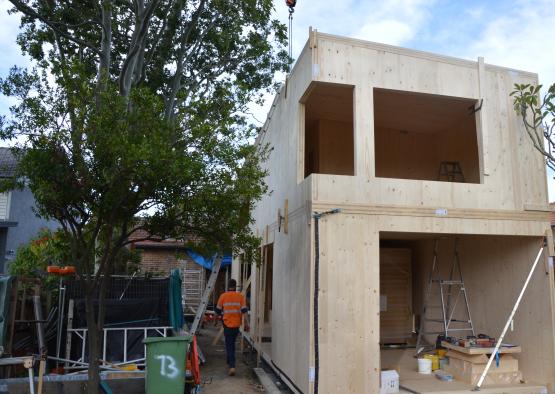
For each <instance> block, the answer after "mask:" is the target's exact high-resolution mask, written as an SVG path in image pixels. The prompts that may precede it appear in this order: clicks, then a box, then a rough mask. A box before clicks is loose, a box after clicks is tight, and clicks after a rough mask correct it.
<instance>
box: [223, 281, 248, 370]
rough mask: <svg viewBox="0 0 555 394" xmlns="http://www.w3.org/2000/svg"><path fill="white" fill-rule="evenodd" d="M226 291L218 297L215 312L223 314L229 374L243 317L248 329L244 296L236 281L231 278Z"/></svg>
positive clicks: (232, 367) (232, 366) (233, 361)
mask: <svg viewBox="0 0 555 394" xmlns="http://www.w3.org/2000/svg"><path fill="white" fill-rule="evenodd" d="M227 288H228V291H226V292H225V293H223V294H222V295H221V296H220V298H219V299H218V304H217V306H216V313H217V314H219V315H223V322H224V337H225V352H226V355H227V365H228V366H229V373H228V375H229V376H233V375H235V340H236V339H237V335H238V334H239V327H241V320H242V317H244V320H245V321H244V329H245V331H248V330H249V322H248V320H247V312H248V311H249V309H248V308H247V304H246V302H245V297H244V296H243V295H242V294H241V293H239V292H237V281H236V280H235V279H231V280H230V281H229V283H228V286H227Z"/></svg>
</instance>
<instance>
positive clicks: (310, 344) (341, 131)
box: [235, 31, 555, 393]
mask: <svg viewBox="0 0 555 394" xmlns="http://www.w3.org/2000/svg"><path fill="white" fill-rule="evenodd" d="M536 82H537V75H535V74H532V73H528V72H523V71H517V70H511V69H507V68H503V67H497V66H492V65H488V64H485V63H484V61H483V59H482V58H480V59H478V61H476V62H474V61H467V60H461V59H455V58H450V57H444V56H439V55H434V54H429V53H424V52H419V51H413V50H408V49H403V48H397V47H392V46H386V45H381V44H376V43H370V42H365V41H360V40H353V39H348V38H343V37H337V36H331V35H327V34H322V33H318V32H316V31H311V33H310V35H309V40H308V42H307V44H306V46H305V48H304V49H303V51H302V53H301V55H300V56H299V58H298V60H297V62H296V64H295V66H294V68H293V70H292V72H291V73H290V75H289V76H288V78H287V81H286V83H285V84H284V86H283V87H282V89H281V90H280V92H279V94H278V95H277V96H276V98H275V100H274V103H273V105H272V109H271V110H270V113H269V115H268V120H267V122H266V124H265V126H264V128H263V130H262V131H261V133H260V135H259V139H258V141H257V142H258V143H259V144H269V145H271V146H272V148H273V150H272V152H271V155H270V158H269V160H268V161H267V162H266V166H267V168H268V170H269V175H268V178H267V181H268V184H269V186H270V190H272V193H271V194H270V195H268V196H266V197H265V198H264V199H263V200H262V201H261V202H260V203H258V204H257V206H256V208H255V212H254V215H255V218H256V224H255V230H256V231H257V232H258V234H259V235H260V236H261V237H262V239H263V246H265V245H270V244H272V245H271V248H263V256H264V253H266V254H267V251H268V250H271V251H272V256H271V272H272V275H271V276H269V275H268V274H267V271H266V268H267V267H266V264H262V266H261V267H260V268H258V269H253V271H252V272H253V275H252V276H251V286H252V293H251V294H252V296H251V309H252V311H253V315H252V319H253V321H252V323H253V327H254V329H253V330H252V334H250V335H251V338H252V340H253V341H254V343H255V344H256V346H257V348H258V349H259V350H260V351H261V353H262V355H263V357H265V358H266V359H267V360H268V361H269V362H271V364H272V365H273V366H274V367H275V368H276V370H278V371H279V373H280V374H282V376H283V377H284V379H285V380H286V381H287V382H288V383H289V384H290V386H291V387H293V388H294V389H295V390H297V391H301V392H305V393H309V392H313V390H314V387H315V385H316V384H318V387H319V388H320V390H321V391H322V390H324V391H326V392H339V390H343V392H353V393H355V392H357V393H359V392H367V393H377V392H378V391H379V371H380V368H381V367H382V366H383V365H382V361H381V359H380V356H379V355H380V324H381V325H382V330H385V329H386V327H389V326H391V325H395V326H396V329H398V328H399V325H401V329H399V330H398V331H392V332H389V333H388V335H389V337H403V336H407V335H408V336H410V333H408V334H407V331H408V330H409V329H411V328H412V318H413V315H414V316H416V317H417V315H418V308H420V307H421V296H420V294H421V286H420V285H419V282H418V280H417V278H419V277H420V276H421V275H422V272H423V270H424V269H425V268H423V267H425V264H427V262H428V261H430V259H431V254H430V252H429V242H430V239H431V238H434V237H439V236H443V237H447V238H449V240H453V239H454V238H461V243H460V244H461V250H460V253H461V256H465V259H466V261H468V259H469V258H471V257H472V259H473V260H472V261H473V262H472V264H471V263H468V264H466V265H464V270H466V271H467V272H468V277H469V280H471V281H472V283H470V284H469V288H471V289H482V288H484V287H487V285H488V283H489V282H488V278H489V276H490V275H494V274H495V273H497V274H498V277H496V279H495V281H494V285H493V286H490V287H489V290H487V291H485V290H484V291H482V290H480V291H482V293H480V294H481V295H483V296H484V297H490V299H491V300H492V302H493V303H494V304H491V303H489V304H488V303H483V302H480V298H479V297H476V295H474V296H471V304H472V305H471V308H473V310H475V311H476V312H475V313H476V324H477V325H480V328H479V329H480V330H487V331H488V333H490V334H493V335H497V334H498V333H497V330H499V329H500V327H501V326H502V324H503V323H504V321H502V320H503V319H504V318H505V317H506V315H508V312H510V309H511V307H512V303H513V301H514V300H513V295H515V292H516V291H517V288H518V286H519V285H520V283H521V282H522V280H523V275H524V272H525V271H526V269H527V267H528V266H529V265H530V263H531V261H530V258H531V256H532V257H533V255H534V253H535V252H536V251H537V250H536V249H537V246H538V245H539V240H540V239H541V238H542V237H544V236H545V234H546V231H547V230H549V229H550V227H549V215H548V205H547V188H546V182H545V167H544V164H543V160H542V157H541V156H540V155H539V154H537V153H536V152H535V151H534V149H533V147H532V145H531V144H530V142H529V141H528V139H527V137H526V135H525V133H523V130H522V129H521V126H520V124H519V122H518V119H517V117H516V115H515V113H514V111H513V109H512V103H511V99H510V97H509V93H510V92H511V90H512V87H513V84H514V83H536ZM334 208H339V209H340V210H341V211H340V212H339V213H337V214H333V215H329V216H326V217H324V218H322V220H321V221H320V235H319V238H318V241H319V247H320V253H319V254H318V255H316V253H315V235H314V220H313V218H312V213H313V212H322V211H327V210H330V209H334ZM284 215H285V216H284ZM285 218H286V219H285ZM285 223H286V224H287V226H284V224H285ZM449 242H450V241H449ZM489 242H491V243H492V244H495V245H497V249H492V250H493V251H497V252H498V254H495V253H493V252H491V251H488V245H489ZM500 245H501V246H500ZM502 245H505V247H502ZM392 249H395V250H392ZM264 251H265V252H264ZM550 252H551V250H550ZM492 253H493V254H492ZM392 254H393V255H395V254H400V255H399V256H397V257H395V256H396V255H395V256H393V257H391V256H392ZM316 257H318V259H317V258H316ZM545 258H547V257H546V256H545ZM388 259H389V260H392V259H393V260H392V261H403V263H402V264H404V266H405V267H406V270H405V271H404V272H405V273H404V275H405V278H404V279H403V280H406V281H410V283H411V284H412V289H411V291H410V292H408V291H407V292H406V293H402V294H401V293H399V294H397V295H395V297H397V299H398V300H399V302H402V303H405V304H407V305H410V308H408V309H407V310H408V311H409V312H407V313H411V314H412V315H411V316H410V318H408V317H406V316H405V317H403V316H400V315H396V316H393V315H392V314H390V315H389V316H390V317H389V318H387V317H386V316H387V315H386V314H385V313H384V314H383V317H384V319H385V320H383V321H381V319H380V300H381V301H382V304H383V302H384V298H383V296H382V297H380V294H381V293H382V292H384V291H388V290H386V289H387V288H388V286H389V288H390V287H391V283H389V282H388V279H387V277H386V276H387V275H386V273H387V272H389V271H386V270H388V269H390V268H388V267H386V266H384V264H387V263H386V262H387V261H389V260H388ZM265 260H266V261H270V259H269V257H268V256H266V258H265ZM316 263H318V264H319V266H318V268H319V274H318V276H317V278H315V270H314V268H315V264H316ZM380 266H382V270H384V273H383V274H382V283H380ZM503 267H510V268H503ZM482 270H483V271H482ZM235 272H238V270H236V271H235ZM482 272H483V274H482ZM411 278H412V279H411ZM315 279H318V281H319V291H318V298H317V300H318V308H317V312H318V315H317V317H316V318H315V314H314V300H315V298H314V286H315ZM268 281H271V291H272V295H271V297H267V296H266V295H265V291H266V289H267V288H268V283H265V282H268ZM533 286H534V291H533V292H532V293H533V296H534V297H538V298H537V299H538V302H524V303H523V305H522V310H521V312H520V313H521V316H522V320H520V321H519V322H518V323H516V324H521V326H520V327H519V328H518V329H515V331H514V332H513V333H512V334H511V340H513V341H515V342H518V343H520V344H521V345H522V346H523V349H524V350H523V353H522V355H521V356H520V358H521V361H522V362H521V364H520V365H521V366H522V368H521V370H522V372H523V373H524V375H525V377H527V378H529V379H530V380H532V381H534V382H535V383H538V384H541V385H545V386H546V387H548V388H549V390H552V387H553V384H555V378H554V376H555V369H554V368H555V367H554V358H553V356H554V354H553V353H554V346H555V342H554V338H553V269H552V268H551V267H549V266H548V265H545V266H544V268H542V272H540V273H539V274H536V275H535V276H534V277H533ZM505 288H507V289H510V290H508V293H507V294H508V295H509V297H505V298H500V297H498V296H497V294H499V292H502V291H503V290H502V289H505ZM476 292H478V290H475V294H476ZM515 297H516V296H515ZM266 302H271V308H268V307H267V306H266V305H263V304H264V303H266ZM382 309H383V305H382ZM270 310H271V318H270V319H268V318H261V314H264V312H263V311H266V313H269V312H268V311H270ZM488 316H490V317H491V319H488ZM534 321H535V322H541V332H542V342H541V345H540V346H538V345H537V343H536V342H534V341H533V340H532V338H531V337H530V335H529V334H527V330H529V329H532V326H533V324H532V323H531V322H534ZM515 322H516V320H515ZM262 325H263V326H262ZM257 327H258V328H261V327H262V329H258V328H257ZM315 328H316V329H317V331H316V332H317V334H318V340H317V341H315ZM384 334H385V333H382V335H381V340H382V341H384V340H385V339H384V338H387V337H388V335H384ZM268 337H269V338H268ZM268 341H270V342H268ZM315 350H318V354H319V357H318V360H316V359H315ZM532 356H534V357H532ZM534 360H536V361H534ZM539 360H541V361H539ZM540 364H541V366H540ZM316 369H317V370H318V374H317V377H316V374H315V372H316ZM402 378H403V377H402ZM531 392H534V391H533V390H532V391H531Z"/></svg>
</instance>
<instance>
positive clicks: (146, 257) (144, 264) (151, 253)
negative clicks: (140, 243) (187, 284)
mask: <svg viewBox="0 0 555 394" xmlns="http://www.w3.org/2000/svg"><path fill="white" fill-rule="evenodd" d="M137 249H139V248H137ZM140 251H141V269H142V271H144V272H152V273H161V274H164V275H166V274H169V273H170V271H171V270H172V269H174V268H182V267H181V266H180V264H179V262H178V259H177V258H178V257H179V260H185V262H186V263H185V264H186V265H187V268H190V269H195V268H197V267H198V269H199V270H200V269H202V267H201V266H200V265H198V264H196V263H194V262H193V260H191V258H190V257H189V256H188V255H187V254H186V253H185V252H184V251H180V250H177V251H176V250H173V249H170V250H168V249H150V248H149V249H142V248H141V249H140Z"/></svg>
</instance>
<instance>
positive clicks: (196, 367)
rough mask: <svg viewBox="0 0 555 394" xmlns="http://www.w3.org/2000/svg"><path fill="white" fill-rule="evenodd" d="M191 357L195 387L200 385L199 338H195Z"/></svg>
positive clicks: (190, 353)
mask: <svg viewBox="0 0 555 394" xmlns="http://www.w3.org/2000/svg"><path fill="white" fill-rule="evenodd" d="M189 356H190V357H191V372H192V373H193V380H194V382H195V385H199V384H200V365H199V362H198V349H197V336H196V335H195V336H193V343H192V344H191V351H190V352H189Z"/></svg>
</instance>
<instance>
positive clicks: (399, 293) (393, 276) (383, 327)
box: [380, 248, 413, 344]
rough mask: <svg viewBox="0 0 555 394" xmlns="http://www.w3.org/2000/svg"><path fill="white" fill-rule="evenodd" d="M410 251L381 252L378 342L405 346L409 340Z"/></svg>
mask: <svg viewBox="0 0 555 394" xmlns="http://www.w3.org/2000/svg"><path fill="white" fill-rule="evenodd" d="M411 258H412V257H411V250H410V249H405V248H380V284H381V287H380V342H381V343H382V344H385V343H405V342H408V341H409V340H410V338H411V337H412V325H413V324H412V316H413V315H412V261H411Z"/></svg>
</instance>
